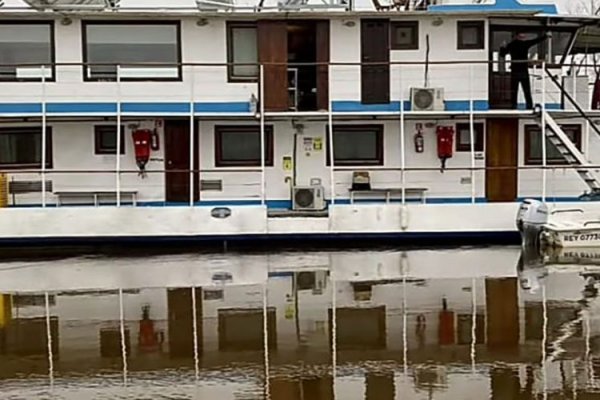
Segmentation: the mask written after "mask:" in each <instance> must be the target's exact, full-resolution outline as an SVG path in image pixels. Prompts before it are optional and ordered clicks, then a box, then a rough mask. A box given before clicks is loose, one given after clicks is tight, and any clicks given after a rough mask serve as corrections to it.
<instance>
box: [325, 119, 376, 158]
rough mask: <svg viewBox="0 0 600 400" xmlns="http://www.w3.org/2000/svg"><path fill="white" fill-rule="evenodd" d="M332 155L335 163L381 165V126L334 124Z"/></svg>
mask: <svg viewBox="0 0 600 400" xmlns="http://www.w3.org/2000/svg"><path fill="white" fill-rule="evenodd" d="M327 155H328V156H329V152H327ZM333 157H334V160H335V165H357V166H358V165H383V126H382V125H345V126H340V125H338V126H334V127H333ZM327 163H328V164H329V159H328V160H327Z"/></svg>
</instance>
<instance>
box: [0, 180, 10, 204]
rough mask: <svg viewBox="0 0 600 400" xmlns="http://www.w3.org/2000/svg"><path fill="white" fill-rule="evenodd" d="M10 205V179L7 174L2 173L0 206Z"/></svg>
mask: <svg viewBox="0 0 600 400" xmlns="http://www.w3.org/2000/svg"><path fill="white" fill-rule="evenodd" d="M7 206H8V179H7V177H6V174H2V173H0V207H7Z"/></svg>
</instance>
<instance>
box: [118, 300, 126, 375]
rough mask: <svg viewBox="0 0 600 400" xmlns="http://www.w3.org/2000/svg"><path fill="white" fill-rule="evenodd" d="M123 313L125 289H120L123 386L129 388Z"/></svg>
mask: <svg viewBox="0 0 600 400" xmlns="http://www.w3.org/2000/svg"><path fill="white" fill-rule="evenodd" d="M124 314H125V313H124V311H123V289H119V322H120V325H121V357H122V358H123V385H124V386H127V348H126V347H125V346H126V344H125V320H124Z"/></svg>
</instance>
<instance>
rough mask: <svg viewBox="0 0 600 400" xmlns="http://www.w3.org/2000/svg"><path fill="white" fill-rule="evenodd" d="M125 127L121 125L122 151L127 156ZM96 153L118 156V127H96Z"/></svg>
mask: <svg viewBox="0 0 600 400" xmlns="http://www.w3.org/2000/svg"><path fill="white" fill-rule="evenodd" d="M123 132H125V127H124V126H123V125H121V149H120V150H121V151H120V154H125V136H124V135H123ZM94 153H95V154H117V127H116V126H115V125H96V126H94Z"/></svg>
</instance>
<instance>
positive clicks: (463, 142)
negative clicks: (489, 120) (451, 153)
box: [456, 123, 484, 151]
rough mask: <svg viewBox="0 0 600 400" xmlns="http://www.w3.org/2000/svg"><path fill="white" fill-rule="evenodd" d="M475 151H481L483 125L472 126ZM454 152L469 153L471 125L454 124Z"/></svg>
mask: <svg viewBox="0 0 600 400" xmlns="http://www.w3.org/2000/svg"><path fill="white" fill-rule="evenodd" d="M473 129H474V132H473V136H474V137H475V146H474V149H475V151H483V131H484V129H483V124H482V123H476V124H473ZM456 151H471V124H467V123H464V124H456Z"/></svg>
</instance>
